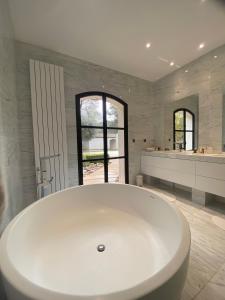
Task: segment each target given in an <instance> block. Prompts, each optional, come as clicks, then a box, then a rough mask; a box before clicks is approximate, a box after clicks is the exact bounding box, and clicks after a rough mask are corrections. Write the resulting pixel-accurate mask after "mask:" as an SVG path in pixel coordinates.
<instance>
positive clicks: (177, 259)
mask: <svg viewBox="0 0 225 300" xmlns="http://www.w3.org/2000/svg"><path fill="white" fill-rule="evenodd" d="M102 185H115V186H118V185H122V186H129V188H133V189H137V190H138V189H139V190H144V191H145V192H147V193H150V194H151V195H152V196H153V197H156V198H158V199H159V200H161V201H164V202H165V203H166V204H167V205H168V206H169V207H170V208H169V209H173V211H174V212H175V214H176V216H177V218H178V219H179V223H180V225H181V241H180V244H179V246H178V248H177V250H176V252H175V254H174V255H173V256H172V259H171V260H170V261H169V263H168V264H166V265H165V266H164V267H163V268H162V269H160V270H159V271H158V272H156V273H155V274H154V275H153V276H151V277H150V278H148V279H146V280H145V281H143V282H141V283H139V284H137V285H135V286H132V287H131V288H128V289H123V290H118V291H115V292H113V293H109V294H99V295H97V294H95V295H78V294H69V293H63V292H59V291H55V290H51V289H48V288H45V287H42V286H40V285H38V284H36V283H34V282H32V281H31V280H29V279H28V278H26V277H25V276H24V275H23V274H21V273H20V272H19V271H18V270H17V268H16V267H15V266H14V265H13V263H12V262H11V259H10V257H9V255H8V254H7V246H8V244H7V242H8V238H9V235H10V232H11V231H12V230H13V228H14V226H16V223H17V222H18V221H19V219H20V218H21V217H23V215H24V214H26V213H28V212H29V210H31V209H33V207H35V206H36V205H39V203H40V202H43V201H46V200H47V199H48V198H52V197H53V196H54V195H55V194H60V193H63V192H65V191H67V190H73V189H77V188H84V187H85V186H76V187H71V188H67V189H65V190H63V191H59V192H57V193H54V194H51V195H48V196H46V197H44V198H42V199H40V200H38V201H36V202H34V203H32V204H31V205H29V206H28V207H26V208H25V209H24V210H23V211H21V212H20V213H19V214H18V215H17V216H15V217H14V219H13V220H12V221H11V222H10V223H9V224H8V226H7V227H6V229H5V230H4V232H3V234H2V237H1V239H0V270H1V273H2V276H3V277H4V280H6V281H8V282H9V284H10V285H11V286H13V287H14V288H15V289H16V290H18V291H19V292H20V293H22V294H23V295H25V296H27V297H31V298H32V297H33V298H35V299H38V300H51V299H54V300H61V299H65V300H72V299H73V300H84V299H88V300H99V299H107V300H130V299H137V298H140V297H143V296H145V295H147V294H149V293H152V292H153V291H155V290H156V289H158V288H159V287H160V286H163V285H164V284H165V283H166V282H168V281H169V280H170V279H171V278H172V277H173V276H174V275H175V274H176V272H177V271H178V270H179V269H180V268H182V265H183V264H184V262H185V260H186V258H187V256H188V255H189V251H190V244H191V233H190V228H189V224H188V222H187V220H186V219H185V217H184V215H183V214H182V213H181V211H180V210H179V209H178V208H177V207H176V206H175V205H174V204H172V203H170V202H169V201H168V200H167V199H166V197H164V196H163V195H158V194H156V193H154V191H151V190H147V189H146V188H142V187H137V186H134V185H130V184H118V183H116V184H115V183H100V184H93V186H102ZM89 187H90V185H89Z"/></svg>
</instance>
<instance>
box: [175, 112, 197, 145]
mask: <svg viewBox="0 0 225 300" xmlns="http://www.w3.org/2000/svg"><path fill="white" fill-rule="evenodd" d="M173 128H174V132H173V136H174V139H173V141H174V143H173V145H174V147H173V148H174V149H181V148H182V149H184V150H193V149H194V147H195V132H194V131H195V117H194V114H193V113H192V112H191V111H190V110H188V109H185V108H182V109H177V110H175V111H174V114H173Z"/></svg>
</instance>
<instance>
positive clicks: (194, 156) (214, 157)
mask: <svg viewBox="0 0 225 300" xmlns="http://www.w3.org/2000/svg"><path fill="white" fill-rule="evenodd" d="M142 155H144V156H156V157H168V158H177V159H186V160H195V161H196V160H198V161H205V162H212V163H219V164H221V163H222V164H225V152H223V153H213V154H209V153H205V154H202V153H193V151H181V152H179V151H176V150H170V151H148V150H146V149H144V150H143V151H142Z"/></svg>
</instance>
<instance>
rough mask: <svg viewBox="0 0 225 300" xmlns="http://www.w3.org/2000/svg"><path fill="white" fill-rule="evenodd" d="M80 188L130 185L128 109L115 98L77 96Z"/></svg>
mask: <svg viewBox="0 0 225 300" xmlns="http://www.w3.org/2000/svg"><path fill="white" fill-rule="evenodd" d="M76 117H77V146H78V169H79V170H78V171H79V184H80V185H81V184H92V183H103V182H119V183H128V181H129V178H128V107H127V104H126V103H125V102H124V101H123V100H121V99H119V98H118V97H115V96H113V95H110V94H107V93H103V92H86V93H82V94H79V95H76Z"/></svg>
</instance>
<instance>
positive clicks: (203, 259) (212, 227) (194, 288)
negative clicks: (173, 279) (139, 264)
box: [147, 184, 225, 300]
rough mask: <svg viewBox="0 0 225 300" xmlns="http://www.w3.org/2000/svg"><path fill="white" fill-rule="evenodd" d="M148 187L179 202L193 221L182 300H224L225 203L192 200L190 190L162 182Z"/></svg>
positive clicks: (186, 215) (177, 203)
mask: <svg viewBox="0 0 225 300" xmlns="http://www.w3.org/2000/svg"><path fill="white" fill-rule="evenodd" d="M147 188H150V189H152V190H153V191H154V192H155V193H157V194H160V195H164V196H165V197H166V198H167V200H169V201H171V202H173V203H174V205H177V206H178V207H179V208H180V210H181V211H182V212H183V214H184V215H185V217H186V218H187V220H188V222H189V224H190V229H191V235H192V244H191V255H190V265H189V271H188V276H187V281H186V284H185V288H184V292H183V296H182V299H181V300H191V299H194V300H225V204H220V203H216V202H212V204H211V205H210V206H208V207H202V206H199V205H196V204H193V203H192V202H191V200H190V199H191V194H190V193H189V192H185V191H182V190H179V189H172V188H169V187H167V186H165V185H162V184H161V185H157V186H154V187H152V186H151V187H149V186H148V187H147ZM168 300H169V299H168Z"/></svg>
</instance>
